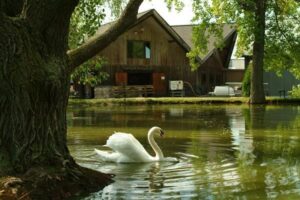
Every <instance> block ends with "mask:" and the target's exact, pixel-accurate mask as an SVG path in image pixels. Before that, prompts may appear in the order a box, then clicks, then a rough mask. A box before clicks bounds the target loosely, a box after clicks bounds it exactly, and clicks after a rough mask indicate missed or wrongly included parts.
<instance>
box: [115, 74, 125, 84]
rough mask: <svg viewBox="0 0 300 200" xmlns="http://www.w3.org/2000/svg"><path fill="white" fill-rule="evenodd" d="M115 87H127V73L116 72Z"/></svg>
mask: <svg viewBox="0 0 300 200" xmlns="http://www.w3.org/2000/svg"><path fill="white" fill-rule="evenodd" d="M115 79H116V85H127V80H128V76H127V72H117V73H116V74H115Z"/></svg>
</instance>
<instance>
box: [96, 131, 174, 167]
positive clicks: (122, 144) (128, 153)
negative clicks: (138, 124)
mask: <svg viewBox="0 0 300 200" xmlns="http://www.w3.org/2000/svg"><path fill="white" fill-rule="evenodd" d="M161 131H162V130H161V129H160V128H159V127H152V128H151V129H150V130H149V132H148V142H149V143H150V145H151V147H152V149H153V150H154V151H155V154H156V156H155V157H153V156H151V155H149V154H148V152H147V151H146V150H145V148H144V147H143V145H142V144H141V143H140V142H139V141H138V140H137V139H136V138H135V137H134V136H133V135H132V134H129V133H120V132H115V133H114V134H113V135H111V136H110V137H109V138H108V140H107V141H106V144H105V145H104V146H106V147H109V148H111V149H112V150H113V152H107V151H101V150H98V149H95V152H96V153H97V155H98V156H99V157H100V158H101V160H103V161H106V162H117V163H132V162H153V161H169V162H174V161H177V159H176V158H165V157H164V156H163V154H162V152H161V150H160V148H159V147H158V145H157V144H156V143H155V141H154V139H153V135H154V134H155V133H158V132H161ZM149 138H150V139H149Z"/></svg>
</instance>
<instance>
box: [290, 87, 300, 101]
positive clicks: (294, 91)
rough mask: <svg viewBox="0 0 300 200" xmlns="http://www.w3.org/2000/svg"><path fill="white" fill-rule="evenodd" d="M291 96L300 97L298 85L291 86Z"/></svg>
mask: <svg viewBox="0 0 300 200" xmlns="http://www.w3.org/2000/svg"><path fill="white" fill-rule="evenodd" d="M289 94H290V95H291V97H294V98H300V85H297V86H293V88H292V90H291V91H289Z"/></svg>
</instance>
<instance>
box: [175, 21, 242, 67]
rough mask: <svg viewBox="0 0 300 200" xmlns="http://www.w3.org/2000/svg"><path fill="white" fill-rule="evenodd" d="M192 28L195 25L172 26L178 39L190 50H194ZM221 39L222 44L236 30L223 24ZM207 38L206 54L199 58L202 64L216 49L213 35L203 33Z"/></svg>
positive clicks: (215, 39)
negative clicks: (178, 36) (222, 39)
mask: <svg viewBox="0 0 300 200" xmlns="http://www.w3.org/2000/svg"><path fill="white" fill-rule="evenodd" d="M193 27H195V25H176V26H172V28H173V29H174V30H175V31H176V32H177V33H178V34H179V35H180V37H181V38H182V39H183V40H184V41H185V42H186V43H187V44H188V45H189V46H190V48H191V49H192V48H194V43H193ZM222 29H223V38H224V42H226V41H227V40H228V39H229V38H230V37H231V36H232V35H233V34H235V33H236V30H235V29H234V28H233V25H231V24H223V27H222ZM205 34H206V35H207V37H209V38H208V44H207V52H206V53H204V54H203V55H202V56H201V60H202V62H204V61H205V60H206V59H207V58H208V57H209V56H211V55H212V54H213V53H214V52H215V51H216V50H217V48H216V47H215V45H214V43H215V42H216V41H217V38H216V37H215V36H213V35H209V34H208V33H205Z"/></svg>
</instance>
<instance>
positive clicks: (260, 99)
mask: <svg viewBox="0 0 300 200" xmlns="http://www.w3.org/2000/svg"><path fill="white" fill-rule="evenodd" d="M265 13H266V0H256V10H255V19H256V26H255V33H254V44H253V68H252V74H251V92H250V103H252V104H262V103H265V101H266V100H265V92H264V83H263V66H264V47H265V26H266V22H265Z"/></svg>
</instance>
